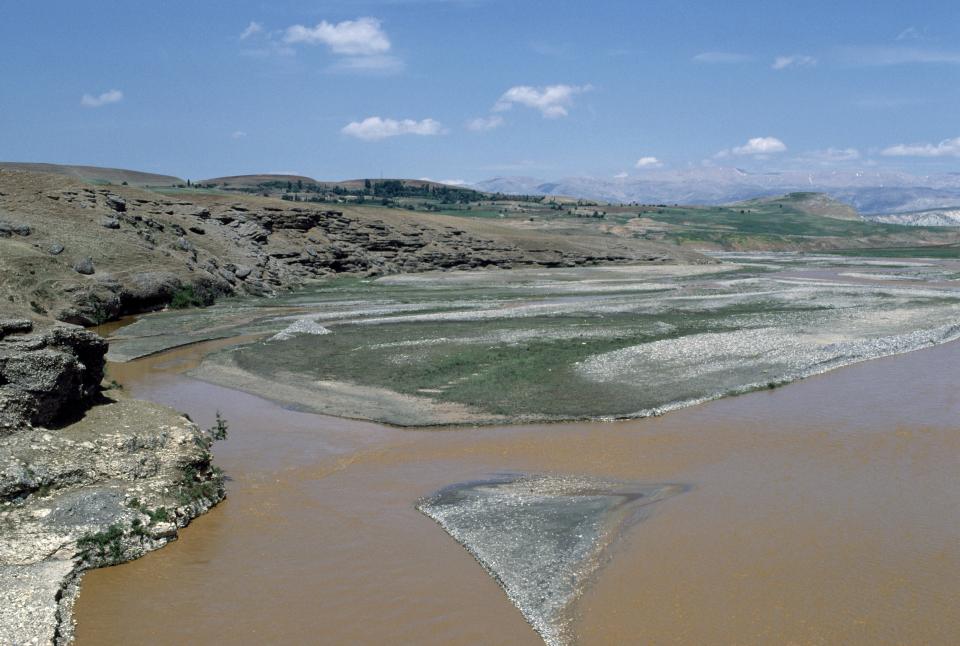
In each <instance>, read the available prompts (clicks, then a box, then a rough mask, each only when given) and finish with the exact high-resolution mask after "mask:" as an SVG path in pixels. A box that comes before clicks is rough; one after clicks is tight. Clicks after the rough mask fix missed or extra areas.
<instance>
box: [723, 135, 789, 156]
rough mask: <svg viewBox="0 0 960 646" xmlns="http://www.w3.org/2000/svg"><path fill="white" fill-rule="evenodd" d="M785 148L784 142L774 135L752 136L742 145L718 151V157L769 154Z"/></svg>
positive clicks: (780, 151)
mask: <svg viewBox="0 0 960 646" xmlns="http://www.w3.org/2000/svg"><path fill="white" fill-rule="evenodd" d="M786 149H787V146H786V144H784V143H783V142H782V141H780V140H779V139H777V138H776V137H754V138H752V139H749V140H748V141H747V143H745V144H744V145H742V146H737V147H736V148H732V149H730V150H725V151H723V152H721V153H719V154H718V155H717V156H718V157H725V156H727V155H770V154H772V153H782V152H783V151H785V150H786Z"/></svg>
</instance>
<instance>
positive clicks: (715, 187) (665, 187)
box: [472, 167, 960, 214]
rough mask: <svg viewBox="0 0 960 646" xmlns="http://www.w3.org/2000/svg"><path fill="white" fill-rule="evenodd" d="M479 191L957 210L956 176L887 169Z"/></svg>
mask: <svg viewBox="0 0 960 646" xmlns="http://www.w3.org/2000/svg"><path fill="white" fill-rule="evenodd" d="M472 187H473V188H476V189H478V190H481V191H487V192H491V193H510V194H525V195H564V196H568V197H575V198H583V199H592V200H603V201H605V202H625V203H629V202H641V203H648V204H649V203H669V204H724V203H729V202H738V201H741V200H748V199H753V198H757V197H767V196H773V195H780V194H783V193H789V192H794V191H814V192H820V193H826V194H827V195H829V196H830V197H833V198H835V199H838V200H841V201H843V202H846V203H848V204H851V205H853V206H854V207H856V208H857V210H858V211H860V212H861V213H863V214H881V213H907V212H911V211H926V210H931V209H940V208H945V207H956V206H960V173H945V174H941V175H911V174H909V173H903V172H899V171H889V170H860V171H839V170H834V171H810V172H807V171H782V172H769V173H756V172H750V171H745V170H742V169H739V168H724V167H702V168H690V169H682V170H666V169H664V170H653V171H647V172H644V173H643V174H642V175H636V176H632V177H625V178H615V179H605V178H597V177H566V178H563V179H561V180H557V181H544V180H541V179H536V178H532V177H497V178H494V179H489V180H485V181H482V182H478V183H476V184H474V185H472Z"/></svg>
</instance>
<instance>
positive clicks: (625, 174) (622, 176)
mask: <svg viewBox="0 0 960 646" xmlns="http://www.w3.org/2000/svg"><path fill="white" fill-rule="evenodd" d="M628 177H630V173H628V172H626V171H622V172H620V173H617V174H616V175H614V176H613V179H627V178H628Z"/></svg>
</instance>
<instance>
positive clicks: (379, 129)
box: [340, 117, 446, 141]
mask: <svg viewBox="0 0 960 646" xmlns="http://www.w3.org/2000/svg"><path fill="white" fill-rule="evenodd" d="M340 132H342V133H343V134H345V135H348V136H350V137H356V138H357V139H363V140H364V141H379V140H380V139H386V138H387V137H397V136H399V135H421V136H429V135H442V134H444V133H445V132H446V130H444V128H443V125H442V124H441V123H440V122H439V121H434V120H433V119H423V120H422V121H416V120H414V119H402V120H397V119H383V118H381V117H367V118H366V119H364V120H363V121H352V122H350V123H348V124H347V125H345V126H344V127H343V128H342V129H341V130H340Z"/></svg>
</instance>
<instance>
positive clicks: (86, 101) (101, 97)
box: [80, 90, 123, 108]
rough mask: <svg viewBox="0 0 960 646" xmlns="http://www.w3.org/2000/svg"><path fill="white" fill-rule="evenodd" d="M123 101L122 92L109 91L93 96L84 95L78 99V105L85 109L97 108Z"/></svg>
mask: <svg viewBox="0 0 960 646" xmlns="http://www.w3.org/2000/svg"><path fill="white" fill-rule="evenodd" d="M119 101H123V92H121V91H120V90H109V91H107V92H104V93H103V94H98V95H97V96H93V95H92V94H84V95H83V96H82V97H80V105H82V106H83V107H85V108H99V107H102V106H105V105H108V104H110V103H117V102H119Z"/></svg>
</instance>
